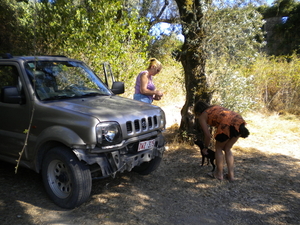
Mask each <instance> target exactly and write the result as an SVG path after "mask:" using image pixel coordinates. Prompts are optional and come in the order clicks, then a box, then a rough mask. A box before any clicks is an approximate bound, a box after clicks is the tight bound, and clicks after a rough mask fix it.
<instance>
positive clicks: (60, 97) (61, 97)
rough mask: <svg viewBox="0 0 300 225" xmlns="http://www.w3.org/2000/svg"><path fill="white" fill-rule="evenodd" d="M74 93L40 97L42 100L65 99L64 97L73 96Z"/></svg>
mask: <svg viewBox="0 0 300 225" xmlns="http://www.w3.org/2000/svg"><path fill="white" fill-rule="evenodd" d="M74 97H75V95H72V96H67V95H55V96H51V97H49V98H44V99H42V101H48V100H58V99H66V98H74Z"/></svg>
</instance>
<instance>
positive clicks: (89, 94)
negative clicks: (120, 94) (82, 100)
mask: <svg viewBox="0 0 300 225" xmlns="http://www.w3.org/2000/svg"><path fill="white" fill-rule="evenodd" d="M89 96H108V94H103V93H99V92H90V93H85V94H82V95H81V96H80V97H89Z"/></svg>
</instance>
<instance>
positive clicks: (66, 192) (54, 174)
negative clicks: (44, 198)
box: [42, 147, 92, 209]
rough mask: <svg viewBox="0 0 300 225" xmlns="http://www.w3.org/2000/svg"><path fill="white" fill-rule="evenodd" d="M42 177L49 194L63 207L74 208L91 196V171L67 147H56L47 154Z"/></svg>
mask: <svg viewBox="0 0 300 225" xmlns="http://www.w3.org/2000/svg"><path fill="white" fill-rule="evenodd" d="M42 177H43V182H44V186H45V189H46V191H47V193H48V195H49V196H50V198H51V199H52V200H53V202H54V203H55V204H57V205H58V206H60V207H62V208H65V209H73V208H75V207H78V206H79V205H81V204H82V203H84V202H86V201H87V200H88V198H89V197H90V194H91V189H92V177H91V172H90V170H89V168H88V166H87V165H85V164H84V163H83V162H82V161H79V160H78V158H77V157H76V156H75V154H74V153H73V152H72V151H71V150H70V149H69V148H67V147H56V148H53V149H51V150H50V151H49V152H48V153H47V154H46V156H45V158H44V160H43V165H42Z"/></svg>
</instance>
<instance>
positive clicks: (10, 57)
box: [0, 53, 77, 61]
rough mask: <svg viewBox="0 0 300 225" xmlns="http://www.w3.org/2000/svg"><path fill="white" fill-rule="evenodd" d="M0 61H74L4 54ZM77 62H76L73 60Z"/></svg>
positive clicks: (59, 56)
mask: <svg viewBox="0 0 300 225" xmlns="http://www.w3.org/2000/svg"><path fill="white" fill-rule="evenodd" d="M0 60H22V61H35V60H42V61H48V60H49V61H52V60H59V61H69V60H74V59H70V58H68V57H66V56H63V55H40V56H12V55H11V54H9V53H6V54H4V55H2V57H0ZM75 61H77V60H75Z"/></svg>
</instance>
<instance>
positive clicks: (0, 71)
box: [0, 65, 19, 95]
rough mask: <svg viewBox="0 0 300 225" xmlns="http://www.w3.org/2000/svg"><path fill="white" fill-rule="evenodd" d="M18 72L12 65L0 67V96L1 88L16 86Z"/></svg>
mask: <svg viewBox="0 0 300 225" xmlns="http://www.w3.org/2000/svg"><path fill="white" fill-rule="evenodd" d="M18 78H19V74H18V70H17V68H16V67H15V66H13V65H0V95H1V94H2V93H1V90H2V88H3V87H7V86H15V87H17V86H18Z"/></svg>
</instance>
